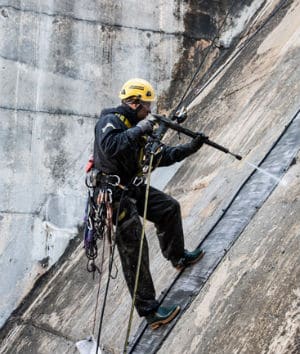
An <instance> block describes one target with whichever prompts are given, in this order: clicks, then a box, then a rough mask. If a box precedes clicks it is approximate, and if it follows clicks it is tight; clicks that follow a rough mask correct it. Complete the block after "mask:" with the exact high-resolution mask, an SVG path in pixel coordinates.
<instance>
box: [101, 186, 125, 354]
mask: <svg viewBox="0 0 300 354" xmlns="http://www.w3.org/2000/svg"><path fill="white" fill-rule="evenodd" d="M124 193H125V190H122V194H121V197H120V203H119V206H118V209H117V216H116V228H115V239H114V242H113V245H112V247H111V254H110V257H109V266H108V278H107V282H106V288H105V293H104V299H103V304H102V309H101V316H100V323H99V329H98V336H97V346H96V354H98V348H99V344H100V338H101V331H102V324H103V317H104V310H105V306H106V301H107V295H108V289H109V283H110V279H111V278H112V277H111V273H112V267H113V260H114V254H115V249H116V240H117V230H118V222H119V214H120V209H121V204H122V200H123V198H124Z"/></svg>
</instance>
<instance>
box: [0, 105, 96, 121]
mask: <svg viewBox="0 0 300 354" xmlns="http://www.w3.org/2000/svg"><path fill="white" fill-rule="evenodd" d="M0 109H2V110H6V111H11V112H25V113H42V114H49V115H63V116H66V117H71V116H74V117H80V118H87V119H98V118H99V116H98V115H96V114H95V115H88V114H79V113H76V112H73V111H68V110H62V109H53V110H49V109H48V110H33V109H30V108H16V107H10V106H0Z"/></svg>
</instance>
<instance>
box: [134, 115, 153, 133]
mask: <svg viewBox="0 0 300 354" xmlns="http://www.w3.org/2000/svg"><path fill="white" fill-rule="evenodd" d="M154 124H155V121H154V120H153V119H151V118H150V119H147V118H146V119H143V120H141V121H140V122H138V124H137V125H136V126H137V127H139V128H140V129H141V131H142V133H143V134H151V133H152V132H153V127H154Z"/></svg>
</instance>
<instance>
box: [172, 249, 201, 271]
mask: <svg viewBox="0 0 300 354" xmlns="http://www.w3.org/2000/svg"><path fill="white" fill-rule="evenodd" d="M204 254H205V253H204V251H202V252H201V253H200V254H199V256H198V257H197V258H196V259H194V260H193V262H190V263H189V264H188V265H186V266H177V267H175V268H176V270H178V271H179V272H180V271H181V270H183V269H185V268H186V267H189V266H190V265H193V264H195V263H197V262H198V261H200V259H201V258H203V256H204Z"/></svg>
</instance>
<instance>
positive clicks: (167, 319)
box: [150, 306, 180, 330]
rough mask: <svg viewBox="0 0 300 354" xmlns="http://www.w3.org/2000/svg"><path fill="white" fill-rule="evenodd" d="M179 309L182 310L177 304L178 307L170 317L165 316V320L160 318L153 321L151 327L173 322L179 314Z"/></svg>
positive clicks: (154, 327) (155, 327)
mask: <svg viewBox="0 0 300 354" xmlns="http://www.w3.org/2000/svg"><path fill="white" fill-rule="evenodd" d="M179 311H180V306H177V308H176V309H175V310H174V311H173V312H172V313H171V315H170V316H169V317H168V318H165V319H164V320H159V321H157V322H155V323H151V324H150V327H151V328H152V329H154V330H155V329H157V328H159V327H160V326H162V325H165V324H167V323H169V322H171V321H172V320H173V319H174V318H175V317H176V316H177V315H178V313H179Z"/></svg>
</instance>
